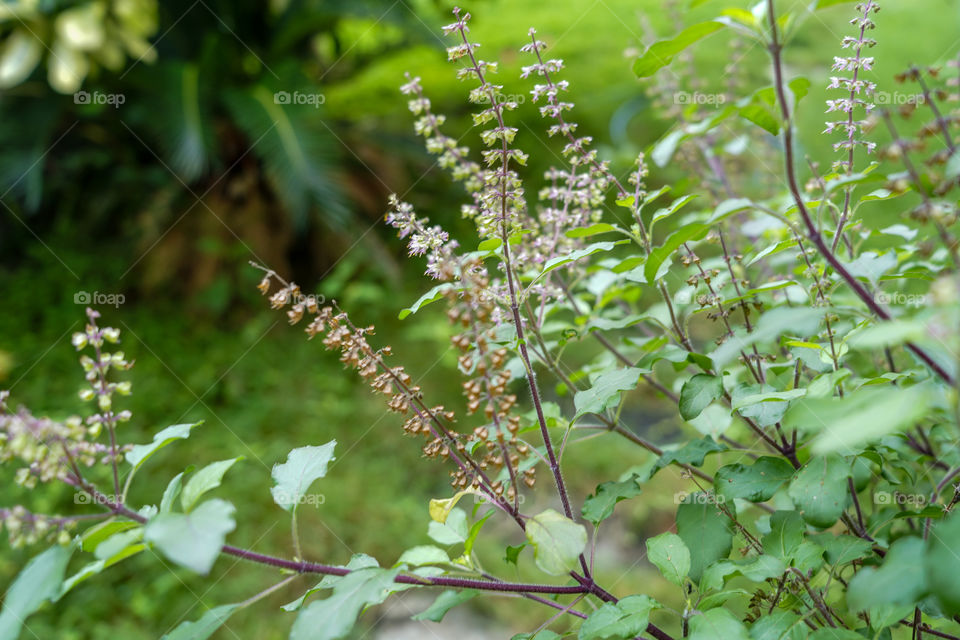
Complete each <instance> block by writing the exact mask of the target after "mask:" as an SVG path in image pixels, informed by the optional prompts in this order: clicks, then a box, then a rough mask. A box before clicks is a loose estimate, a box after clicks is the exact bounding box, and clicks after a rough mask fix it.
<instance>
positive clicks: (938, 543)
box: [923, 509, 960, 614]
mask: <svg viewBox="0 0 960 640" xmlns="http://www.w3.org/2000/svg"><path fill="white" fill-rule="evenodd" d="M923 566H924V575H925V577H926V582H927V584H928V586H929V589H930V592H931V593H933V594H934V595H935V596H936V598H937V601H938V602H939V603H940V606H941V607H943V609H944V611H947V612H949V613H951V614H957V613H960V579H958V578H960V511H958V510H957V509H954V510H953V512H952V513H951V514H950V516H949V517H948V518H946V519H944V520H943V521H942V522H938V523H937V524H936V525H934V526H933V527H932V528H931V529H930V539H929V541H928V545H927V550H926V553H925V554H924V561H923Z"/></svg>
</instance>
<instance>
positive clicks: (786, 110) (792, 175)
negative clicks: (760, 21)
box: [767, 0, 955, 386]
mask: <svg viewBox="0 0 960 640" xmlns="http://www.w3.org/2000/svg"><path fill="white" fill-rule="evenodd" d="M767 20H768V24H769V26H770V38H771V39H770V45H769V49H770V55H771V58H772V59H773V75H774V82H773V86H774V90H775V93H776V95H777V103H778V104H779V105H780V114H781V117H782V118H783V121H784V126H783V147H784V168H785V173H786V177H787V186H788V187H789V189H790V195H791V196H792V197H793V201H794V204H795V205H796V206H797V211H799V213H800V218H801V219H802V221H803V225H804V227H805V228H806V230H807V236H808V237H809V238H810V241H811V242H813V244H814V245H815V246H816V247H817V251H819V253H820V255H822V256H823V258H824V259H825V260H826V261H827V263H828V264H829V265H830V267H831V268H832V269H833V270H834V271H835V272H836V273H837V274H838V275H839V276H840V277H841V278H843V280H844V281H845V282H846V283H847V285H848V286H849V287H850V288H851V289H852V290H853V292H854V293H855V294H856V295H857V297H858V298H860V300H861V301H862V302H863V303H864V304H865V305H866V306H867V308H869V309H870V311H872V312H873V313H874V314H875V315H876V316H877V317H878V318H880V319H881V320H891V319H892V317H891V315H890V312H889V311H887V310H886V309H885V308H884V307H883V306H882V305H880V304H879V303H878V302H877V301H876V300H875V299H874V297H873V296H872V295H871V294H870V291H868V290H867V288H866V287H865V286H864V285H863V284H862V283H861V282H860V281H859V280H857V278H856V277H855V276H854V275H853V274H852V273H850V271H849V270H847V268H846V267H844V266H843V264H842V263H841V262H840V260H839V259H838V258H837V256H836V254H835V253H834V252H833V250H832V249H831V248H830V247H829V246H828V245H827V243H826V242H825V241H824V239H823V236H822V235H821V234H820V231H819V230H818V229H817V226H816V225H815V224H814V222H813V218H812V217H811V216H810V212H809V210H808V209H807V204H806V202H805V201H804V199H803V195H802V194H801V193H800V186H799V183H798V181H797V172H796V168H795V166H794V157H793V118H792V115H791V113H790V105H789V103H788V102H787V96H786V89H785V88H784V87H785V84H784V80H783V60H782V57H781V53H782V45H781V44H780V40H779V35H778V26H777V18H776V12H775V9H774V4H773V0H767ZM904 346H906V348H907V349H909V350H910V351H911V352H913V354H914V355H916V356H917V357H918V358H920V360H922V361H923V362H924V364H926V365H927V366H928V367H930V369H931V370H932V371H933V372H934V373H936V374H937V376H939V377H940V378H941V379H943V380H944V381H946V382H947V383H949V384H950V385H951V386H952V385H954V384H955V381H954V378H953V376H952V375H950V373H949V372H948V371H947V370H946V369H944V368H943V367H942V366H941V365H940V363H938V362H937V361H936V360H934V359H933V357H931V356H930V354H929V353H927V352H926V350H924V349H923V348H922V347H918V346H917V345H916V344H914V343H913V342H905V343H904Z"/></svg>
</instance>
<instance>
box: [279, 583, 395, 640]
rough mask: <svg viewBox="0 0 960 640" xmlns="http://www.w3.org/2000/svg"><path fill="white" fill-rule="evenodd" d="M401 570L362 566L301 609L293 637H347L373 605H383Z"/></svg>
mask: <svg viewBox="0 0 960 640" xmlns="http://www.w3.org/2000/svg"><path fill="white" fill-rule="evenodd" d="M399 572H400V570H399V569H389V570H388V569H375V568H368V569H360V570H357V571H353V572H351V573H348V574H347V575H345V576H343V577H342V578H340V579H339V580H337V581H336V582H335V583H334V585H333V593H332V594H331V595H330V597H328V598H326V599H324V600H315V601H313V602H311V603H310V604H308V605H307V606H305V607H303V608H302V609H301V610H300V615H298V616H297V620H296V622H294V623H293V629H291V631H290V640H335V639H337V638H343V637H345V636H346V635H347V634H348V633H350V630H351V629H353V625H354V624H355V623H356V621H357V616H359V615H360V612H361V611H362V610H363V609H364V607H367V606H369V605H373V604H380V603H381V602H383V601H384V600H386V599H387V596H388V595H390V591H391V590H392V588H393V579H394V578H395V577H396V576H397V574H398V573H399Z"/></svg>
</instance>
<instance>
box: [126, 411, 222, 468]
mask: <svg viewBox="0 0 960 640" xmlns="http://www.w3.org/2000/svg"><path fill="white" fill-rule="evenodd" d="M201 424H203V423H202V422H194V423H193V424H175V425H172V426H169V427H167V428H166V429H162V430H161V431H158V432H157V433H156V434H155V435H154V436H153V442H150V443H148V444H135V445H133V448H131V449H130V451H127V453H126V454H125V455H124V458H125V459H126V461H127V462H129V463H130V464H131V465H133V471H136V470H137V469H139V468H140V467H141V466H143V463H144V462H146V461H147V459H149V458H150V456H152V455H153V454H154V453H156V452H157V451H159V450H160V449H162V448H164V447H165V446H167V445H168V444H170V443H171V442H173V441H174V440H179V439H184V438H187V437H188V436H189V435H190V430H191V429H193V428H194V427H196V426H198V425H201Z"/></svg>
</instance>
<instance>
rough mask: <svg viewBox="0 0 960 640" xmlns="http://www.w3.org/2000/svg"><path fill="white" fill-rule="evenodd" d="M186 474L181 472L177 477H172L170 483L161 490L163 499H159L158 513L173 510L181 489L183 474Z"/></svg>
mask: <svg viewBox="0 0 960 640" xmlns="http://www.w3.org/2000/svg"><path fill="white" fill-rule="evenodd" d="M184 473H187V472H186V471H181V472H180V473H178V474H177V475H175V476H173V478H172V479H171V480H170V482H168V483H167V488H166V489H164V490H163V497H162V498H160V512H161V513H166V512H167V511H170V510H171V509H172V508H173V503H174V501H175V500H176V499H177V497H179V495H180V491H181V489H182V488H183V474H184Z"/></svg>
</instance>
